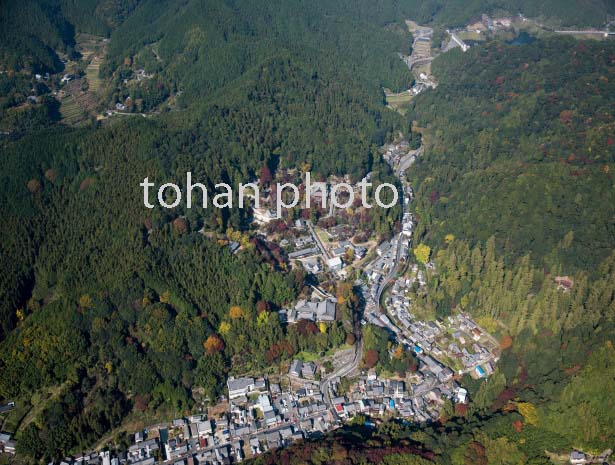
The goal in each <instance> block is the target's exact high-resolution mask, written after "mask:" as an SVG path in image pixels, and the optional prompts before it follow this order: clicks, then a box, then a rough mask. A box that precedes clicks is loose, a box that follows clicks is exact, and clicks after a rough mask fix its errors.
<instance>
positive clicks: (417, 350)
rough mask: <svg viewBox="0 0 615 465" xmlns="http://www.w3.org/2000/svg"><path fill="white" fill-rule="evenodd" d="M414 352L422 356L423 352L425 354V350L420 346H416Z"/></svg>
mask: <svg viewBox="0 0 615 465" xmlns="http://www.w3.org/2000/svg"><path fill="white" fill-rule="evenodd" d="M414 352H416V353H417V354H420V353H421V352H423V349H421V347H420V346H418V345H417V346H414Z"/></svg>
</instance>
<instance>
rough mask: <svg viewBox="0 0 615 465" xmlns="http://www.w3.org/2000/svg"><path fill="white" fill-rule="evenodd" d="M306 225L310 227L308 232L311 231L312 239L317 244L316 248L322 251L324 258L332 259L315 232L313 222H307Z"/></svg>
mask: <svg viewBox="0 0 615 465" xmlns="http://www.w3.org/2000/svg"><path fill="white" fill-rule="evenodd" d="M306 223H307V226H308V230H309V231H310V234H311V235H312V238H313V239H314V242H316V246H317V247H318V248H319V249H320V253H322V256H323V257H325V258H330V257H329V254H328V253H327V248H326V247H325V246H324V244H323V243H322V241H321V240H320V237H318V234H316V231H314V226H313V225H312V222H311V221H309V220H308V221H306Z"/></svg>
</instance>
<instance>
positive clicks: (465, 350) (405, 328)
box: [386, 265, 498, 378]
mask: <svg viewBox="0 0 615 465" xmlns="http://www.w3.org/2000/svg"><path fill="white" fill-rule="evenodd" d="M415 282H417V283H418V285H419V286H420V287H423V286H425V285H426V281H425V276H424V274H423V272H422V270H420V269H418V267H417V266H416V265H415V266H413V268H412V273H410V274H409V276H407V277H400V278H398V279H397V280H396V281H395V283H394V284H393V286H392V287H391V290H390V292H389V294H388V296H387V299H386V305H387V309H388V311H389V313H390V315H391V316H392V317H393V318H394V319H395V321H396V322H397V323H398V325H399V327H400V328H401V333H402V334H399V335H398V336H399V339H400V341H401V342H402V343H404V344H406V345H407V346H409V347H412V348H413V350H414V352H415V353H416V354H417V355H420V354H423V353H430V354H433V356H435V357H440V356H443V355H446V356H447V357H449V358H451V359H453V360H458V362H459V366H458V368H459V369H460V370H461V371H473V372H474V375H475V376H476V377H479V378H484V377H487V376H489V375H490V374H492V373H493V371H494V368H495V363H496V362H497V360H498V353H497V348H496V345H495V344H494V342H493V339H492V338H490V337H489V335H488V334H486V333H484V332H483V330H481V329H480V328H479V326H478V325H477V324H476V322H474V320H472V318H470V317H469V316H468V315H467V314H464V313H459V314H457V315H455V316H449V317H447V318H446V320H444V321H443V320H440V319H437V320H436V321H422V320H420V319H416V318H415V315H414V314H413V313H411V304H412V303H411V299H410V295H411V292H410V288H411V286H412V285H413V284H414V283H415Z"/></svg>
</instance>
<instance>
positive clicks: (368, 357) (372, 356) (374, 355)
mask: <svg viewBox="0 0 615 465" xmlns="http://www.w3.org/2000/svg"><path fill="white" fill-rule="evenodd" d="M364 362H365V367H366V368H368V369H369V368H374V367H375V366H376V363H378V351H377V350H374V349H370V350H368V351H367V352H365V359H364Z"/></svg>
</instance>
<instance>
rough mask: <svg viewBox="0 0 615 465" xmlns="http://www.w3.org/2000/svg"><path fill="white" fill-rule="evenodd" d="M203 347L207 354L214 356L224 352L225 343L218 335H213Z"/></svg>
mask: <svg viewBox="0 0 615 465" xmlns="http://www.w3.org/2000/svg"><path fill="white" fill-rule="evenodd" d="M203 347H205V352H207V353H208V354H209V355H212V354H215V353H216V352H221V351H223V350H224V341H223V340H222V338H220V336H218V335H217V334H212V335H211V336H209V337H208V338H207V340H206V341H205V342H204V343H203Z"/></svg>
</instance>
